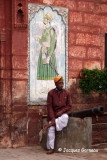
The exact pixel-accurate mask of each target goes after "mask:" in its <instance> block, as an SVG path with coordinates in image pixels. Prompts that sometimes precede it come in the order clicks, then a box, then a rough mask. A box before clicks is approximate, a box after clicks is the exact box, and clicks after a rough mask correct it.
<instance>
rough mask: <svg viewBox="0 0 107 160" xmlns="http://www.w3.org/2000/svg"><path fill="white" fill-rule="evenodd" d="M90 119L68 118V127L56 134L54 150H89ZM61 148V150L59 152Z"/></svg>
mask: <svg viewBox="0 0 107 160" xmlns="http://www.w3.org/2000/svg"><path fill="white" fill-rule="evenodd" d="M91 142H92V118H91V117H86V118H83V119H81V118H74V117H71V118H69V122H68V126H67V127H66V128H64V129H63V130H62V131H60V132H57V133H56V141H55V150H56V151H59V152H61V151H64V148H66V149H81V148H87V149H89V148H91ZM59 148H61V149H62V150H60V149H59Z"/></svg>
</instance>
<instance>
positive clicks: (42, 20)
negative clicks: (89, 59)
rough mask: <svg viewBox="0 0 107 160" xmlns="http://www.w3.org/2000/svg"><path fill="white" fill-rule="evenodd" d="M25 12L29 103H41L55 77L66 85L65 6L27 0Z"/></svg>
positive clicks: (44, 100) (66, 24) (66, 22)
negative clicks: (60, 77)
mask: <svg viewBox="0 0 107 160" xmlns="http://www.w3.org/2000/svg"><path fill="white" fill-rule="evenodd" d="M28 11H29V12H28V13H29V14H28V21H29V36H28V42H29V43H28V54H29V86H28V88H29V89H28V94H29V95H28V97H29V98H28V103H29V104H30V105H44V104H46V98H47V93H48V91H49V90H51V89H52V88H55V85H54V82H53V79H54V77H55V76H57V75H62V76H63V77H64V80H65V87H66V84H67V77H68V76H67V44H68V43H67V27H68V9H66V8H62V7H53V6H44V5H37V4H32V3H29V5H28Z"/></svg>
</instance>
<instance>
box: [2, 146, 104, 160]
mask: <svg viewBox="0 0 107 160" xmlns="http://www.w3.org/2000/svg"><path fill="white" fill-rule="evenodd" d="M60 150H61V149H60ZM63 151H64V152H63V153H54V154H52V155H47V154H46V151H45V150H43V149H42V148H41V147H40V146H35V147H34V146H33V147H32V146H31V147H21V148H17V149H14V148H13V149H12V148H7V149H0V160H42V159H43V160H50V159H51V160H107V148H104V149H98V150H97V149H94V150H84V149H82V150H80V151H79V152H77V151H76V150H65V149H64V150H63ZM75 151H76V152H75ZM91 151H93V152H91ZM94 151H96V152H94ZM97 151H98V152H97ZM72 152H75V153H72Z"/></svg>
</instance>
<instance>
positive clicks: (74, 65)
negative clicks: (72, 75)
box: [69, 58, 83, 71]
mask: <svg viewBox="0 0 107 160" xmlns="http://www.w3.org/2000/svg"><path fill="white" fill-rule="evenodd" d="M82 64H83V62H82V60H79V59H76V58H75V59H73V58H72V59H69V71H72V70H75V71H78V70H81V69H82V68H83V66H82Z"/></svg>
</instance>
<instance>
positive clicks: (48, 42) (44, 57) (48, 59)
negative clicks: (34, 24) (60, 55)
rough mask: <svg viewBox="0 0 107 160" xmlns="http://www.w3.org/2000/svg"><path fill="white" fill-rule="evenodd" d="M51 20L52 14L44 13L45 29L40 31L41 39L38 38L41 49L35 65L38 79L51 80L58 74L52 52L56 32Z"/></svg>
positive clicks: (54, 45)
mask: <svg viewBox="0 0 107 160" xmlns="http://www.w3.org/2000/svg"><path fill="white" fill-rule="evenodd" d="M51 21H52V16H51V15H50V14H46V15H45V16H44V20H43V23H44V26H45V29H44V31H43V33H42V36H41V39H40V40H39V43H40V44H41V49H40V55H39V59H38V66H37V79H38V80H52V79H54V77H55V76H57V75H58V72H57V67H56V57H55V53H54V51H55V48H56V33H55V29H54V28H53V27H51V24H50V22H51Z"/></svg>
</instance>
